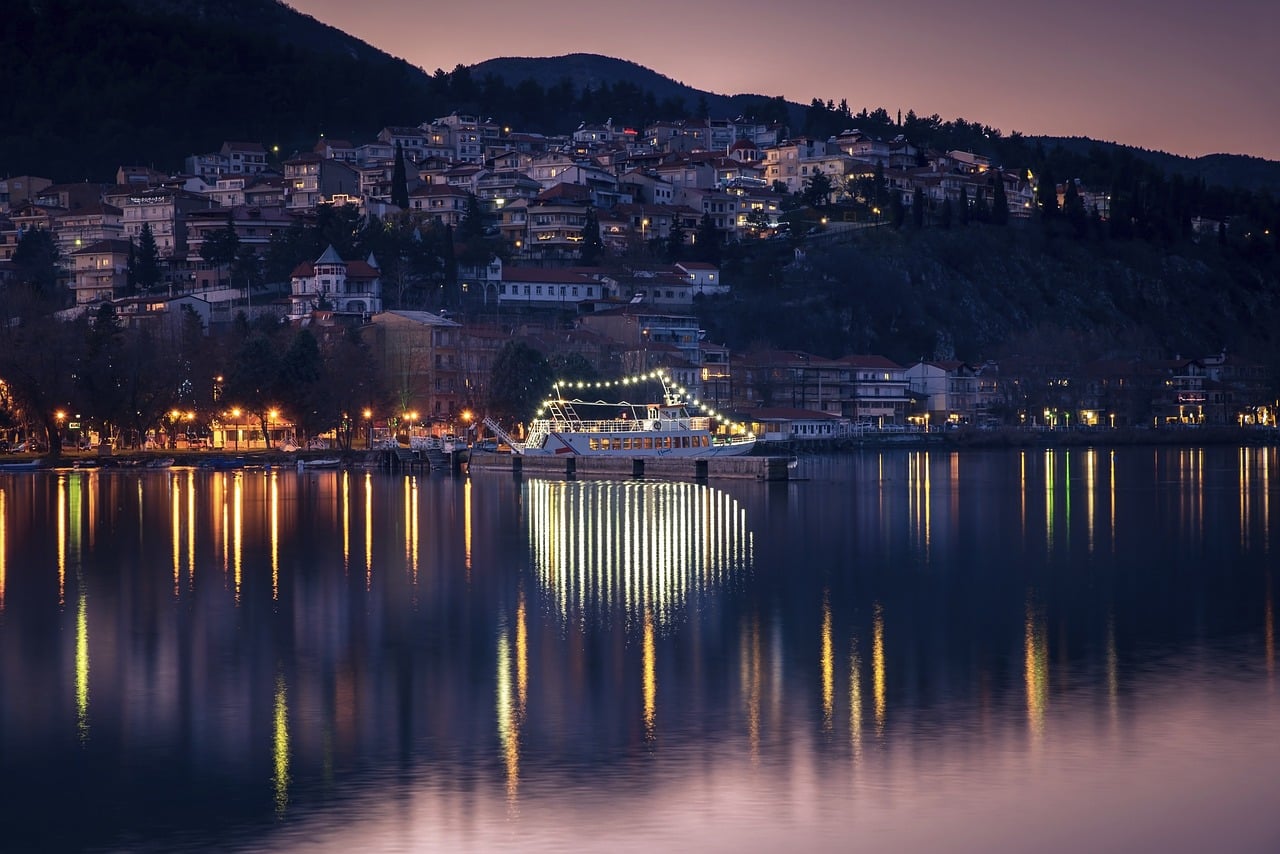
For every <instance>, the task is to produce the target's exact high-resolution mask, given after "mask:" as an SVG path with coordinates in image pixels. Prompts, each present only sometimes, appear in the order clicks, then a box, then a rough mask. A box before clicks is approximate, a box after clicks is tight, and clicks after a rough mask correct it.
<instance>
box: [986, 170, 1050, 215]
mask: <svg viewBox="0 0 1280 854" xmlns="http://www.w3.org/2000/svg"><path fill="white" fill-rule="evenodd" d="M992 183H993V184H994V187H993V188H992V192H993V201H992V206H991V221H992V222H993V223H995V224H996V225H1006V224H1007V223H1008V222H1009V197H1008V196H1006V195H1005V192H1004V176H1003V175H1001V174H1000V173H999V172H996V173H995V174H994V176H993V179H992ZM1055 198H1056V196H1055ZM983 206H984V207H985V206H986V204H985V200H984V203H983Z"/></svg>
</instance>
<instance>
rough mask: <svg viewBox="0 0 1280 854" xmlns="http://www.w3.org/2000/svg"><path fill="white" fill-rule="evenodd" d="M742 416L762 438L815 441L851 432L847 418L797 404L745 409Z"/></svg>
mask: <svg viewBox="0 0 1280 854" xmlns="http://www.w3.org/2000/svg"><path fill="white" fill-rule="evenodd" d="M741 420H742V421H743V422H744V423H746V424H747V426H748V427H750V428H751V432H752V433H754V434H755V435H756V438H758V439H759V440H760V441H762V442H789V443H795V444H806V443H812V444H816V443H818V442H830V441H834V440H836V439H842V438H845V437H846V436H848V435H849V433H850V424H849V420H848V419H847V418H841V417H840V416H839V415H832V414H831V413H830V412H815V411H813V410H811V409H797V408H795V407H786V406H770V407H761V408H758V409H751V410H746V411H744V412H743V413H741Z"/></svg>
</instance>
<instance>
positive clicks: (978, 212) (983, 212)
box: [973, 181, 1003, 225]
mask: <svg viewBox="0 0 1280 854" xmlns="http://www.w3.org/2000/svg"><path fill="white" fill-rule="evenodd" d="M996 183H997V185H998V184H999V182H998V181H997V182H996ZM973 218H974V220H975V221H977V222H995V218H994V217H993V216H992V215H991V208H990V207H989V206H988V205H987V191H986V190H984V189H982V188H981V187H979V188H978V195H977V196H976V197H975V198H974V200H973ZM996 224H997V225H1003V223H998V222H997V223H996Z"/></svg>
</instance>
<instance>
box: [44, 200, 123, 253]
mask: <svg viewBox="0 0 1280 854" xmlns="http://www.w3.org/2000/svg"><path fill="white" fill-rule="evenodd" d="M53 232H54V236H55V237H56V238H57V241H58V251H59V252H61V253H62V254H63V255H64V256H68V257H69V256H70V255H71V254H72V253H73V252H78V251H79V250H81V249H84V248H85V247H87V246H91V245H92V244H94V243H97V242H99V241H102V240H114V239H120V238H121V237H123V236H124V222H123V211H121V210H120V208H118V207H116V206H115V205H108V204H106V203H105V202H99V203H97V204H95V205H92V206H90V207H83V208H79V209H78V210H72V211H68V212H67V213H64V214H60V215H59V216H57V217H55V218H54V221H53Z"/></svg>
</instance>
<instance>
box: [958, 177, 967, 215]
mask: <svg viewBox="0 0 1280 854" xmlns="http://www.w3.org/2000/svg"><path fill="white" fill-rule="evenodd" d="M958 207H959V208H960V224H961V225H968V224H969V188H968V187H966V186H964V185H963V184H961V185H960V204H959V205H958Z"/></svg>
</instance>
